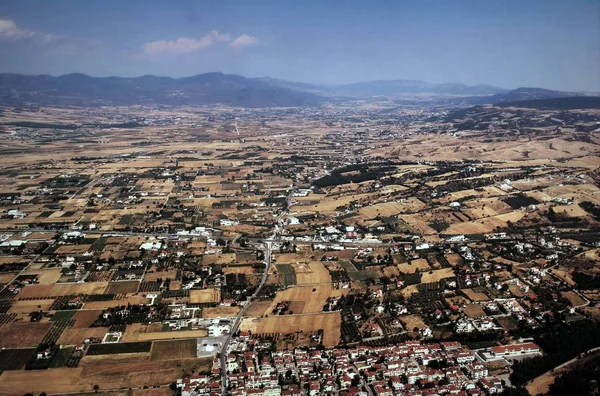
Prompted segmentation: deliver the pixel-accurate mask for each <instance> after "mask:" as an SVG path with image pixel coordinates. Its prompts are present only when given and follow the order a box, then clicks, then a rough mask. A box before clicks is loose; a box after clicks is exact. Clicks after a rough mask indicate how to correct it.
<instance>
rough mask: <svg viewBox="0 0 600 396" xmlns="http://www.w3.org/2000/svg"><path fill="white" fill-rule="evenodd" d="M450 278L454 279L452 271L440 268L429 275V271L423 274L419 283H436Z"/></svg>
mask: <svg viewBox="0 0 600 396" xmlns="http://www.w3.org/2000/svg"><path fill="white" fill-rule="evenodd" d="M452 277H454V271H453V270H452V268H442V269H439V270H434V271H431V273H429V271H427V272H424V273H423V278H421V283H429V282H437V281H439V280H440V279H444V278H452Z"/></svg>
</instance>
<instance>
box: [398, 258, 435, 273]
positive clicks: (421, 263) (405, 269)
mask: <svg viewBox="0 0 600 396" xmlns="http://www.w3.org/2000/svg"><path fill="white" fill-rule="evenodd" d="M397 267H398V270H399V271H400V272H402V273H403V274H413V273H415V272H416V271H417V268H418V269H419V271H421V272H424V271H429V263H427V260H425V259H417V260H412V261H411V262H410V264H409V263H403V264H398V265H397Z"/></svg>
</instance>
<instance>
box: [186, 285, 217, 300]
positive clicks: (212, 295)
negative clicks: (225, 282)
mask: <svg viewBox="0 0 600 396" xmlns="http://www.w3.org/2000/svg"><path fill="white" fill-rule="evenodd" d="M219 301H221V290H220V289H217V288H211V289H203V290H190V303H209V302H219Z"/></svg>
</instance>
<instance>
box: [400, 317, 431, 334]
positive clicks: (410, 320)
mask: <svg viewBox="0 0 600 396" xmlns="http://www.w3.org/2000/svg"><path fill="white" fill-rule="evenodd" d="M400 321H401V322H402V323H404V327H405V328H406V330H407V331H413V329H414V328H415V327H418V328H419V329H420V328H422V327H425V322H423V318H421V316H419V315H403V316H400Z"/></svg>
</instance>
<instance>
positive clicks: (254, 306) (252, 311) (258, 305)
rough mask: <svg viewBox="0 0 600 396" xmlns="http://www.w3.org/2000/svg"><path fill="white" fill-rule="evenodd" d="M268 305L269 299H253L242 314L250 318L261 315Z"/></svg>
mask: <svg viewBox="0 0 600 396" xmlns="http://www.w3.org/2000/svg"><path fill="white" fill-rule="evenodd" d="M270 306H271V301H254V302H252V303H251V304H250V308H248V310H247V311H246V314H245V315H244V316H246V317H250V318H252V317H261V316H263V315H264V314H265V313H266V312H267V309H268V308H269V307H270Z"/></svg>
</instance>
